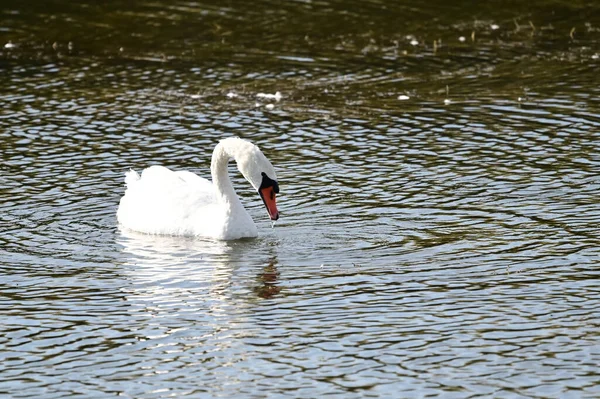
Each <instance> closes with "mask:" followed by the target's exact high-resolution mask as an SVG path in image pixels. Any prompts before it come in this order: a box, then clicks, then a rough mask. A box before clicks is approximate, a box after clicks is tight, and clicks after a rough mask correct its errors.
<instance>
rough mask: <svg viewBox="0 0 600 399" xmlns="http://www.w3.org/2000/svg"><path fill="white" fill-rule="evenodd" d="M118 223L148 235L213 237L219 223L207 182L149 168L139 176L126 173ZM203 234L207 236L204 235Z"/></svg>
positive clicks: (211, 186)
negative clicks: (214, 229)
mask: <svg viewBox="0 0 600 399" xmlns="http://www.w3.org/2000/svg"><path fill="white" fill-rule="evenodd" d="M125 183H126V185H127V189H126V190H125V195H124V196H123V198H121V202H120V204H119V209H118V211H117V219H118V221H119V223H121V224H122V225H123V226H125V227H127V228H129V229H132V230H136V231H141V232H144V233H150V234H169V235H209V236H210V235H213V234H216V233H212V232H211V231H209V230H210V229H211V228H214V226H216V225H218V224H219V223H221V224H222V221H221V218H222V216H221V215H220V214H219V211H218V208H219V207H218V205H217V203H216V202H215V196H214V189H213V185H212V183H211V182H210V181H208V180H206V179H204V178H202V177H200V176H198V175H196V174H194V173H192V172H187V171H180V172H173V171H171V170H169V169H167V168H165V167H163V166H151V167H149V168H147V169H144V171H143V172H142V175H141V176H139V175H138V174H137V173H136V172H135V171H129V172H127V173H126V176H125ZM204 230H206V232H205V231H204Z"/></svg>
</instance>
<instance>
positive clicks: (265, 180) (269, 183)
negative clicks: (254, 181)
mask: <svg viewBox="0 0 600 399" xmlns="http://www.w3.org/2000/svg"><path fill="white" fill-rule="evenodd" d="M260 174H261V176H262V182H261V183H260V189H263V188H267V187H273V191H274V192H275V193H276V194H278V193H279V184H278V183H277V180H273V179H271V178H270V177H269V176H267V174H266V173H265V172H261V173H260Z"/></svg>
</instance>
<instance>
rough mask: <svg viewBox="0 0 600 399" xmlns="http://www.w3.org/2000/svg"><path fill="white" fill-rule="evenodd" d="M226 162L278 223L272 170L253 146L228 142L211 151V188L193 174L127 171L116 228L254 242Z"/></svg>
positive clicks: (164, 170) (155, 168) (157, 168)
mask: <svg viewBox="0 0 600 399" xmlns="http://www.w3.org/2000/svg"><path fill="white" fill-rule="evenodd" d="M230 158H233V159H235V160H236V162H237V165H238V169H239V170H240V171H241V172H242V174H243V175H244V177H245V178H246V179H247V180H248V181H249V182H250V184H252V186H253V187H254V188H255V189H256V190H258V192H259V194H260V196H261V198H262V199H263V202H264V203H265V206H266V207H267V211H268V212H269V216H270V217H271V219H273V220H277V218H278V217H279V213H278V211H277V206H276V202H275V193H277V192H279V186H278V184H277V176H276V175H275V170H274V168H273V165H271V163H270V162H269V160H268V159H267V158H266V157H265V156H264V154H263V153H262V152H261V151H260V149H259V148H258V147H257V146H255V145H254V144H252V143H250V142H248V141H245V140H242V139H238V138H229V139H224V140H221V142H219V144H217V146H216V147H215V149H214V151H213V154H212V160H211V167H210V170H211V175H212V183H211V182H210V181H208V180H206V179H204V178H202V177H200V176H198V175H196V174H194V173H192V172H188V171H179V172H174V171H171V170H169V169H167V168H165V167H163V166H151V167H149V168H147V169H145V170H144V171H143V172H142V175H141V176H140V175H138V173H137V172H135V171H133V170H131V171H129V172H127V173H126V174H125V183H126V185H127V189H126V190H125V195H124V196H123V198H121V202H120V203H119V209H118V210H117V219H118V221H119V223H121V225H122V226H124V227H125V228H128V229H130V230H135V231H140V232H143V233H149V234H167V235H187V236H202V237H210V238H215V239H220V240H235V239H238V238H244V237H256V236H257V235H258V231H257V229H256V225H255V224H254V221H253V220H252V217H250V215H249V214H248V212H247V211H246V209H245V208H244V206H243V205H242V203H241V201H240V199H239V198H238V196H237V194H236V193H235V190H234V189H233V186H232V185H231V180H230V179H229V174H228V172H227V164H228V162H229V159H230Z"/></svg>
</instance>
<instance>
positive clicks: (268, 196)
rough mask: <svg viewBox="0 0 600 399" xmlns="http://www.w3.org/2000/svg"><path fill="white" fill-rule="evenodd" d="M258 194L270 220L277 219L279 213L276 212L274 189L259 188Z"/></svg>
mask: <svg viewBox="0 0 600 399" xmlns="http://www.w3.org/2000/svg"><path fill="white" fill-rule="evenodd" d="M258 193H259V194H260V198H262V200H263V202H264V204H265V207H266V208H267V212H269V217H270V218H271V220H277V219H279V211H278V210H277V201H276V200H275V190H274V188H273V187H266V188H261V189H260V190H258Z"/></svg>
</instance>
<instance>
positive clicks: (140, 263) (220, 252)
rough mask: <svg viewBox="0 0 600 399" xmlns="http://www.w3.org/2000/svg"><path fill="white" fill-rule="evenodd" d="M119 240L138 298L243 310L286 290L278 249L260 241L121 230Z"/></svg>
mask: <svg viewBox="0 0 600 399" xmlns="http://www.w3.org/2000/svg"><path fill="white" fill-rule="evenodd" d="M117 241H118V243H119V244H121V245H122V246H123V252H122V254H123V256H124V259H123V264H124V266H125V267H124V273H126V274H127V275H128V276H129V277H130V278H129V280H130V282H131V285H130V286H129V287H128V289H130V290H132V291H131V294H132V295H134V296H136V297H137V298H138V299H144V300H149V301H152V302H157V303H158V302H161V301H164V300H167V301H169V302H170V301H172V300H184V301H186V303H190V301H193V302H196V301H207V303H209V304H210V307H211V308H213V307H216V308H218V307H219V306H225V305H226V306H232V303H233V305H234V306H236V307H243V306H245V305H244V303H248V300H251V298H252V297H254V298H255V299H256V295H257V296H258V297H261V298H270V297H273V296H274V295H277V294H279V293H280V291H281V287H279V285H278V284H279V272H278V270H277V256H276V255H275V254H273V251H274V247H273V246H271V245H265V243H264V242H260V240H238V241H217V240H210V239H199V238H193V237H171V236H159V235H148V234H143V233H137V232H132V231H129V230H126V229H121V231H120V235H119V238H118V240H117ZM256 265H265V266H261V267H260V269H258V268H257V266H256ZM229 302H231V303H229ZM216 308H215V309H212V310H213V311H218V309H216Z"/></svg>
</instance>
